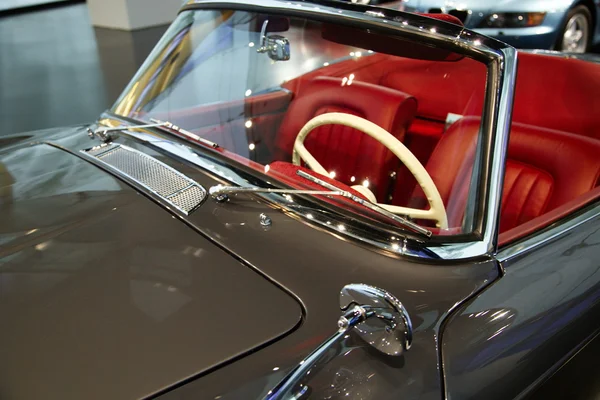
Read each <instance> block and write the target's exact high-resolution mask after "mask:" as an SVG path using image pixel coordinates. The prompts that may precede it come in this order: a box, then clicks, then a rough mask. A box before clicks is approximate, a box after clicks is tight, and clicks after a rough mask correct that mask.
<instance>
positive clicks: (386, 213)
mask: <svg viewBox="0 0 600 400" xmlns="http://www.w3.org/2000/svg"><path fill="white" fill-rule="evenodd" d="M296 173H297V174H298V175H299V176H301V177H303V178H305V179H308V180H309V181H311V182H313V183H316V184H318V185H321V186H323V187H325V188H327V189H330V190H340V189H339V188H338V187H337V186H335V185H332V184H331V183H329V182H325V181H324V180H322V179H319V178H317V177H316V176H312V175H310V174H308V173H306V172H304V171H297V172H296ZM349 194H350V197H348V198H349V199H350V200H352V201H353V202H355V203H358V204H360V205H361V206H364V207H367V208H368V209H370V210H372V211H375V212H376V213H378V214H380V215H383V216H385V217H387V218H389V219H392V220H394V221H396V222H398V223H399V224H401V225H403V226H405V227H407V228H409V229H411V230H413V231H415V232H417V233H420V234H421V235H424V236H426V237H428V238H429V237H431V235H432V234H433V232H431V231H430V230H429V229H427V228H423V227H422V226H420V225H417V224H415V223H414V222H412V221H409V220H408V219H406V218H402V217H400V216H398V215H396V214H394V213H391V212H389V211H388V210H386V209H385V208H383V207H381V206H378V205H377V204H375V203H371V202H370V201H368V200H365V199H363V198H361V197H358V196H355V195H353V194H352V193H349ZM345 197H346V196H345Z"/></svg>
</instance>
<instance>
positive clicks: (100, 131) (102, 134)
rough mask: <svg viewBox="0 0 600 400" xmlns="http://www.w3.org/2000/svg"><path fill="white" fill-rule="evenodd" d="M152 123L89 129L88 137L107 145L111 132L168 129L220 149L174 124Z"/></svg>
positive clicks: (166, 122)
mask: <svg viewBox="0 0 600 400" xmlns="http://www.w3.org/2000/svg"><path fill="white" fill-rule="evenodd" d="M150 121H152V122H153V123H152V124H140V125H131V126H127V125H121V126H115V127H113V128H97V129H96V130H92V129H90V128H88V129H87V131H88V135H89V136H90V137H91V138H93V137H94V136H96V137H97V138H98V139H100V140H102V141H103V142H104V143H107V142H109V141H110V140H111V139H112V138H111V137H110V135H109V134H108V133H109V132H116V131H128V130H131V129H142V128H161V127H162V128H167V129H170V130H173V131H175V132H177V133H179V134H180V135H182V136H185V137H186V138H188V139H193V140H196V141H198V142H201V143H204V144H205V145H208V146H210V147H212V148H214V149H216V148H217V147H219V145H218V144H216V143H214V142H211V141H210V140H206V139H204V138H202V137H200V136H198V135H196V134H194V133H192V132H190V131H186V130H185V129H183V128H180V127H178V126H177V125H175V124H173V123H172V122H169V121H161V120H158V119H154V118H150Z"/></svg>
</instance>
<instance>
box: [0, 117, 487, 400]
mask: <svg viewBox="0 0 600 400" xmlns="http://www.w3.org/2000/svg"><path fill="white" fill-rule="evenodd" d="M48 134H49V135H50V136H48V137H46V136H45V135H41V136H37V137H36V141H50V142H52V143H53V144H54V145H55V146H59V147H61V148H64V149H65V150H59V149H56V148H49V147H48V148H49V149H50V150H48V154H51V156H48V157H49V158H47V159H45V160H44V162H43V166H44V169H45V170H48V171H56V172H53V173H50V174H45V175H42V174H37V175H39V177H38V178H36V182H35V185H33V186H31V191H32V192H33V193H38V195H37V196H32V199H31V202H28V201H27V200H26V199H27V198H26V197H17V198H16V200H17V201H16V202H13V203H14V204H17V205H19V206H20V207H24V209H23V213H25V214H27V213H32V212H34V211H35V210H37V211H38V212H37V213H35V215H38V216H39V217H38V218H34V219H33V220H29V221H28V223H25V221H27V220H22V219H21V217H22V216H23V213H21V212H19V213H16V210H14V209H11V208H10V207H13V206H9V208H8V209H4V210H3V221H4V220H7V219H6V218H7V217H6V216H8V218H9V219H8V221H10V223H9V224H5V223H3V224H2V226H3V230H6V234H5V235H6V236H7V237H9V238H10V239H9V240H8V241H7V242H5V243H4V244H3V245H2V255H3V257H2V259H1V261H2V268H3V271H2V281H3V293H8V295H7V296H9V297H8V299H7V300H5V301H3V305H6V307H3V308H2V310H3V312H2V316H1V317H2V320H3V322H4V323H5V324H7V325H8V326H14V327H15V329H16V328H19V329H18V330H16V331H15V330H13V329H11V330H7V331H4V332H2V333H0V335H2V341H3V343H4V344H11V346H8V347H4V350H3V351H4V354H3V357H2V360H3V362H2V364H1V365H2V374H1V375H2V379H1V382H0V387H1V393H2V394H3V396H8V397H11V398H31V397H32V396H33V397H36V395H38V394H39V393H41V392H43V393H44V397H45V398H49V399H50V398H61V399H64V398H69V395H70V393H72V396H71V398H81V397H86V398H95V397H96V398H107V397H109V398H115V399H117V398H131V397H140V396H142V395H149V394H151V393H158V392H162V391H167V389H168V387H169V385H172V386H174V385H177V383H178V382H180V381H183V380H186V379H189V378H191V377H193V376H196V377H197V376H201V375H203V374H204V373H206V372H207V371H208V370H209V369H210V368H211V366H212V363H216V360H217V359H218V358H219V357H220V361H221V362H222V364H220V365H221V368H219V369H217V370H216V371H214V372H213V373H211V374H209V375H207V376H206V377H205V378H203V379H199V380H193V381H191V382H190V383H188V384H187V385H184V386H181V387H180V388H179V389H177V390H175V391H174V392H172V393H167V398H168V397H169V396H184V397H185V396H187V395H190V396H193V397H194V398H215V397H216V396H222V397H221V398H224V399H227V398H247V399H248V398H260V397H262V396H264V395H265V394H266V392H267V391H268V390H270V389H271V388H272V387H273V386H274V385H275V384H276V383H277V382H278V381H279V380H280V379H281V378H282V377H283V376H284V374H285V373H286V372H287V371H289V370H290V369H292V368H293V367H294V366H295V365H296V364H297V363H298V362H299V361H300V360H301V359H302V358H303V357H305V356H306V355H307V354H308V353H310V352H311V351H312V350H313V349H314V348H315V347H316V346H317V345H318V344H319V343H320V342H321V341H322V340H324V339H326V338H327V337H328V336H330V335H332V334H333V333H334V332H335V330H336V321H337V318H338V316H339V313H340V310H339V305H338V299H337V297H338V292H339V290H340V289H341V287H342V286H344V285H345V284H347V283H352V282H361V283H367V284H372V285H375V286H380V287H384V288H386V289H387V290H389V291H390V292H392V293H394V294H395V295H396V296H398V297H399V298H400V299H401V301H402V302H403V303H404V304H405V306H406V308H407V309H408V310H409V313H410V314H411V317H412V318H413V323H414V326H415V339H414V344H413V348H412V349H411V350H410V352H408V353H407V354H406V355H405V356H404V357H402V358H401V360H400V359H397V360H394V359H390V360H388V361H386V360H385V358H383V363H382V357H381V355H380V354H378V353H377V352H373V351H371V349H368V348H366V347H365V346H364V344H360V341H359V340H358V343H359V345H357V344H352V342H350V343H348V344H346V346H352V347H353V349H354V350H353V352H352V353H351V357H350V356H349V355H346V357H347V358H341V359H338V361H337V364H336V363H333V364H332V366H335V365H337V366H338V367H339V368H345V369H347V366H345V364H346V363H345V362H344V360H350V359H353V360H354V363H355V365H357V366H358V367H360V368H363V369H364V368H365V366H371V367H369V368H371V369H372V372H370V373H369V374H368V375H370V374H371V373H375V375H374V378H371V380H370V382H369V384H370V385H371V387H372V390H373V392H374V393H376V394H377V395H376V398H395V397H397V395H398V394H399V393H404V394H405V395H406V396H408V398H439V396H440V394H441V391H442V384H441V379H440V371H439V368H438V355H439V354H438V348H437V345H436V342H437V337H438V335H439V329H440V325H441V322H442V320H443V319H444V318H445V317H446V316H447V315H448V314H449V312H450V311H451V310H452V309H453V308H455V307H456V306H457V305H458V304H460V302H461V301H463V300H464V299H466V298H467V297H469V296H471V295H473V294H474V293H476V292H478V291H479V290H481V289H482V288H483V287H484V286H485V285H487V284H489V283H490V282H492V281H493V280H494V279H496V278H497V277H498V273H499V270H498V266H497V264H496V263H495V262H494V261H493V260H491V259H487V260H485V259H482V260H480V261H477V262H468V263H458V264H457V263H450V264H447V265H445V264H444V263H443V262H441V263H439V264H436V265H432V264H422V263H418V262H415V261H416V260H414V259H405V258H402V257H399V256H393V255H391V254H386V253H383V252H378V251H375V250H374V249H373V248H368V247H363V246H360V245H357V244H356V243H353V242H350V241H348V240H345V239H344V238H343V237H340V236H339V235H337V234H336V233H335V232H333V231H330V232H327V231H323V230H321V229H317V228H315V227H314V226H311V225H309V224H308V223H307V222H306V221H301V220H299V219H298V218H296V217H294V216H292V215H287V214H285V213H283V212H281V211H279V210H275V209H273V208H272V207H271V206H270V205H268V204H266V203H264V202H262V201H259V200H258V199H256V198H248V199H247V200H246V201H243V200H241V199H240V201H236V202H231V203H228V204H219V203H216V202H215V201H214V200H212V199H209V200H207V201H206V202H205V203H204V204H203V205H202V206H201V207H200V208H199V209H198V210H197V211H195V212H194V213H192V214H191V215H190V216H189V217H186V216H184V215H181V214H178V213H177V212H176V211H174V210H166V209H164V208H161V206H159V205H157V204H155V203H153V202H152V201H151V200H150V199H149V198H147V197H145V196H143V195H139V194H136V192H137V193H141V194H144V193H145V192H146V190H145V189H144V188H141V187H136V188H135V190H132V189H130V188H128V187H127V186H125V185H124V184H123V183H122V182H119V181H118V180H116V179H115V178H114V177H113V176H111V175H108V174H106V173H104V172H102V171H101V170H100V169H98V168H97V167H96V166H92V165H90V164H87V163H86V162H85V161H83V160H82V159H78V158H76V157H77V154H78V152H79V150H82V149H85V148H89V147H91V146H92V145H95V144H98V142H97V141H90V139H89V138H88V137H87V133H86V132H85V131H84V130H83V129H80V130H67V131H62V132H61V131H56V132H49V133H48ZM52 136H55V138H54V139H51V137H52ZM165 139H166V138H165ZM119 142H123V143H126V144H127V145H128V146H131V147H134V148H136V149H138V150H141V151H144V152H147V153H148V154H150V155H152V156H155V157H157V158H159V159H161V160H162V161H163V162H165V163H167V164H168V165H170V166H172V167H174V168H176V169H177V170H179V171H181V172H182V173H184V174H186V175H188V176H189V177H190V178H192V179H194V180H196V181H197V182H199V183H200V184H202V185H203V186H205V187H210V186H212V185H214V184H216V183H217V182H218V181H216V180H215V179H214V178H213V177H211V176H210V175H209V174H208V173H207V172H206V171H203V170H200V169H199V168H197V167H195V166H191V165H185V164H183V163H181V162H179V161H177V160H175V159H173V158H171V157H167V156H165V155H162V154H159V153H156V152H155V151H153V150H152V149H149V148H148V147H146V146H143V145H140V144H139V143H136V142H133V141H131V140H129V139H125V138H121V139H119ZM20 146H24V144H23V143H21V144H20ZM38 146H40V145H38ZM41 146H46V145H41ZM33 148H36V146H34V147H33ZM27 150H31V148H27ZM69 152H72V154H69ZM2 154H3V157H7V156H6V154H8V153H2ZM10 154H13V152H10ZM198 154H199V156H202V155H203V154H202V152H198ZM32 163H35V160H33V159H31V158H28V157H21V158H19V159H18V160H17V159H13V160H11V162H10V163H8V171H9V172H10V171H26V170H28V169H29V166H30V165H32ZM65 163H66V164H67V165H66V166H65ZM61 166H62V167H61ZM30 171H31V170H30ZM11 175H13V179H12V180H13V181H14V183H13V184H12V185H11V187H12V190H11V192H12V196H13V197H14V196H20V195H19V193H20V191H19V190H18V188H19V187H20V186H19V185H20V184H21V180H19V179H14V177H15V176H16V175H17V174H11ZM24 176H25V178H24V181H23V184H25V183H26V182H27V184H28V185H29V184H30V182H31V181H32V178H31V175H29V174H24ZM53 187H54V188H58V189H61V188H65V191H66V192H67V193H68V195H67V196H66V197H67V198H68V199H60V197H58V198H55V199H53V198H52V197H53V196H51V194H52V193H53V189H52V188H53ZM94 187H96V188H98V189H102V188H104V189H107V188H109V187H110V189H111V191H110V193H109V194H108V195H107V197H101V198H99V199H97V201H94V200H95V199H94V198H93V197H92V198H90V199H87V198H86V196H85V195H81V194H80V193H82V192H83V191H84V190H85V191H87V190H90V189H93V188H94ZM58 189H57V190H58ZM54 191H56V190H54ZM82 198H83V199H82ZM65 200H66V201H65ZM34 201H35V207H33V204H34V203H33V202H34ZM28 205H31V207H28ZM15 207H16V206H15ZM32 207H33V209H32ZM25 208H26V209H25ZM113 208H116V210H113ZM260 213H268V215H269V216H270V217H271V219H272V221H273V224H272V226H271V228H270V229H264V228H263V227H262V226H261V225H260V223H259V215H260ZM170 214H171V215H170ZM190 228H192V229H193V230H194V231H196V233H194V232H193V231H192V229H190ZM33 229H39V231H36V232H34V233H32V234H30V235H26V234H27V232H29V231H31V230H33ZM38 232H39V233H38ZM36 246H37V249H36ZM334 248H335V249H336V250H335V251H332V249H334ZM69 249H72V250H69ZM224 251H226V252H227V253H228V254H229V255H228V256H227V257H225V256H224V254H225V252H224ZM299 255H301V256H299ZM23 270H27V271H30V273H29V274H23V273H22V271H23ZM18 271H21V272H20V274H19V276H20V277H21V278H20V280H14V279H9V277H10V276H11V274H16V273H17V272H18ZM37 271H46V272H45V273H41V272H39V273H37ZM49 271H60V274H59V276H57V275H55V274H54V273H52V272H49ZM65 275H66V276H65ZM261 275H262V276H264V278H261ZM221 279H223V280H221ZM267 280H270V281H272V282H273V283H271V284H270V286H269V285H267V286H264V283H265V282H266V281H267ZM137 281H142V282H144V281H145V282H147V284H143V283H141V285H142V287H143V288H145V290H147V291H148V292H147V293H146V296H144V292H143V290H144V289H139V288H138V289H136V285H140V284H138V283H136V282H137ZM216 282H221V283H216ZM226 282H230V284H229V285H228V284H226ZM156 284H160V285H159V286H156V287H155V285H156ZM277 286H279V287H280V288H278V287H277ZM169 288H171V289H169ZM261 288H262V289H261ZM281 288H284V290H285V291H288V292H290V293H293V296H295V297H297V298H299V299H301V302H302V305H303V307H304V310H305V314H304V316H303V318H302V321H301V326H300V327H299V328H298V329H297V330H295V331H294V332H293V333H290V334H288V335H287V336H285V337H284V338H282V339H280V340H279V341H278V342H276V343H274V344H272V345H270V346H268V347H266V348H264V349H262V350H260V351H252V352H249V354H248V355H246V357H244V358H241V359H239V360H238V361H237V362H235V363H231V364H228V361H231V359H232V358H235V354H238V355H239V356H241V353H243V352H244V351H245V350H250V348H251V347H255V346H256V347H259V348H260V347H261V346H262V343H264V342H267V341H270V340H272V339H273V338H275V337H276V336H278V335H282V334H284V333H285V332H286V331H288V330H290V329H292V328H293V327H294V326H295V324H296V323H297V322H298V317H299V315H300V314H299V309H300V308H299V306H298V305H297V303H295V301H294V300H293V299H292V297H290V295H285V293H284V292H283V291H282V289H281ZM138 290H141V291H142V293H141V294H140V293H139V292H138ZM169 290H172V292H170V291H169ZM209 294H210V295H211V296H214V298H210V299H209V298H208V297H207V296H208V295H209ZM182 295H183V296H184V297H180V296H182ZM140 296H141V297H140ZM158 296H163V297H162V298H164V299H165V300H164V303H163V302H161V301H157V300H156V299H157V297H158ZM140 298H141V300H139V299H140ZM166 299H170V300H166ZM181 303H185V305H182V304H181ZM9 305H10V306H9ZM178 306H179V308H178ZM273 307H275V308H276V310H274V309H273ZM205 330H206V332H205ZM17 332H20V333H21V334H20V335H19V334H18V333H17ZM39 332H43V335H42V338H43V339H42V340H41V341H40V339H39V338H38V336H39ZM136 338H137V340H134V339H136ZM350 340H351V341H352V340H354V341H355V342H356V341H357V340H356V338H350ZM25 343H26V344H32V343H36V345H35V346H34V345H31V346H29V345H25ZM242 343H244V344H245V345H244V347H245V348H243V349H242V347H240V346H242ZM7 349H10V350H7ZM59 351H60V352H59ZM17 355H18V356H19V357H17ZM213 355H214V356H213ZM7 357H8V358H7ZM208 359H211V360H212V361H211V362H209V361H207V360H208ZM9 360H10V361H11V363H16V362H19V363H18V364H17V365H18V366H19V367H18V368H14V367H13V368H11V366H10V365H8V364H7V363H8V362H9ZM19 360H20V361H19ZM28 360H35V361H36V364H35V365H38V366H37V367H35V368H33V367H32V366H31V364H30V363H29V361H28ZM58 360H60V361H58ZM88 361H89V362H88ZM86 363H87V364H86ZM113 364H114V368H112V369H111V368H110V366H111V365H113ZM27 367H29V370H28V372H27V374H25V370H26V369H27ZM49 370H50V371H49ZM49 372H52V373H49ZM337 372H339V371H337V370H334V371H329V373H331V374H335V373H337ZM325 373H328V372H327V371H325ZM124 376H127V379H123V377H124ZM95 377H97V379H95ZM32 379H35V380H36V381H38V382H39V383H38V385H28V382H30V381H31V380H32ZM322 379H327V377H325V378H322ZM72 380H75V381H76V383H74V384H72V385H71V386H69V385H67V384H68V382H71V381H72ZM232 382H235V383H236V384H232ZM65 385H66V386H65ZM61 387H62V388H65V387H72V388H71V389H69V390H70V391H65V390H64V389H63V390H61ZM84 392H85V393H86V395H85V396H84V395H83V393H84ZM9 395H10V396H9ZM388 396H389V397H388ZM179 398H180V397H179Z"/></svg>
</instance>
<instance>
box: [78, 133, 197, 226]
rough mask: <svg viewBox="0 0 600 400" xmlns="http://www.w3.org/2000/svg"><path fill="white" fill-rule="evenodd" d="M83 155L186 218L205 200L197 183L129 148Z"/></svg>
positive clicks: (96, 149)
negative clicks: (130, 181)
mask: <svg viewBox="0 0 600 400" xmlns="http://www.w3.org/2000/svg"><path fill="white" fill-rule="evenodd" d="M83 152H84V153H86V154H88V155H90V156H93V157H95V158H96V159H97V160H99V161H101V162H102V163H103V164H105V165H107V166H109V167H110V168H112V169H114V170H117V171H118V172H119V173H121V174H123V175H125V176H126V177H128V178H130V179H131V180H133V181H135V182H137V183H139V184H140V185H142V186H143V187H145V188H146V189H148V190H149V191H151V192H152V193H154V194H156V195H157V196H159V197H161V198H162V199H163V200H165V201H166V202H168V203H170V204H171V205H173V207H175V208H177V209H178V210H179V211H181V212H182V213H184V214H186V215H188V214H189V213H191V212H192V211H194V210H195V209H196V208H198V207H199V206H200V205H201V204H202V202H203V201H204V200H205V199H206V194H207V193H206V190H205V189H204V188H203V187H202V186H200V185H199V184H198V183H196V182H195V181H193V180H191V179H190V178H188V177H187V176H185V175H183V174H182V173H181V172H179V171H177V170H175V169H173V168H171V167H169V166H168V165H166V164H164V163H162V162H160V161H158V160H157V159H155V158H154V157H151V156H149V155H148V154H145V153H142V152H141V151H138V150H135V149H132V148H131V147H127V146H123V145H121V144H109V145H104V146H98V147H93V148H92V149H89V150H83Z"/></svg>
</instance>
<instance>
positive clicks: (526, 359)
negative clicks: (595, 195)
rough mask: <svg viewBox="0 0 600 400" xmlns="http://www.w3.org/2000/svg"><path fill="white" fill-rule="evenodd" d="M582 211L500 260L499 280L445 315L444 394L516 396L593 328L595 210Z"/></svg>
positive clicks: (599, 284)
mask: <svg viewBox="0 0 600 400" xmlns="http://www.w3.org/2000/svg"><path fill="white" fill-rule="evenodd" d="M584 216H585V217H586V218H585V220H584V222H582V223H581V224H579V225H578V226H577V227H575V228H574V229H572V230H570V231H568V232H563V233H562V234H559V235H557V236H556V237H554V238H552V239H551V240H548V241H546V242H544V243H543V244H540V245H539V246H536V247H535V248H531V249H530V250H527V251H523V252H522V253H520V254H518V255H515V256H510V257H508V258H507V259H505V260H504V261H503V262H502V267H503V269H504V271H505V273H504V275H503V277H502V278H501V279H499V280H498V281H496V282H495V283H494V284H493V285H492V286H491V287H489V288H488V289H487V290H485V291H483V292H482V293H480V294H479V295H478V296H477V297H475V298H474V299H473V300H471V301H470V302H469V303H468V304H465V305H464V306H463V307H461V308H460V310H458V311H457V312H456V313H455V314H454V315H453V316H452V318H450V320H449V322H448V324H447V325H446V328H445V329H444V332H443V335H442V353H443V369H444V376H445V383H446V396H447V398H448V399H482V398H485V399H507V398H516V397H519V396H524V395H525V394H528V393H530V391H532V390H533V389H534V388H535V386H536V385H539V383H540V382H541V381H543V380H544V379H546V378H548V376H549V375H550V374H552V373H553V372H555V371H556V370H557V369H558V368H559V367H560V366H562V365H563V364H564V363H565V362H566V361H568V359H569V358H570V356H571V355H573V354H574V353H575V352H576V351H577V350H579V348H580V347H581V346H582V345H584V344H585V343H587V342H588V341H589V340H591V339H592V338H593V336H594V335H595V334H596V333H597V332H598V330H599V329H600V260H599V259H598V246H599V245H600V232H599V228H598V227H599V226H600V225H599V223H600V215H599V211H598V207H597V206H596V208H595V209H594V208H592V209H591V210H589V211H588V213H587V215H585V214H584ZM518 246H519V244H516V245H514V246H512V247H513V248H512V249H510V250H511V251H512V250H516V248H518ZM507 250H508V249H507ZM502 254H503V253H502V252H501V256H502ZM508 382H510V384H507V383H508ZM589 384H590V385H593V384H594V382H589Z"/></svg>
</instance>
